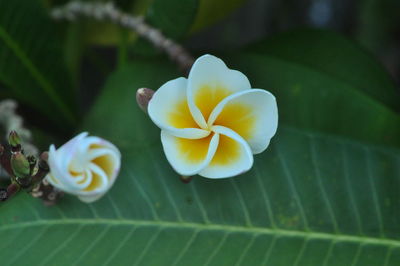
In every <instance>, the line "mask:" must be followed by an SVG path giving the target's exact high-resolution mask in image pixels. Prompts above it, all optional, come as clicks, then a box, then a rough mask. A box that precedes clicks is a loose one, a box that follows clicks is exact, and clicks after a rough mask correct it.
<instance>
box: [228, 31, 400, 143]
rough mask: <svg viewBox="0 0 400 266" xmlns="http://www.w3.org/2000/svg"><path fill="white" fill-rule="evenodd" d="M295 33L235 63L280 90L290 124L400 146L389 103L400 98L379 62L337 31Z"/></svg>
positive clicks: (262, 84) (399, 121)
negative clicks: (299, 34)
mask: <svg viewBox="0 0 400 266" xmlns="http://www.w3.org/2000/svg"><path fill="white" fill-rule="evenodd" d="M301 32H303V31H300V33H301ZM292 35H294V36H297V37H299V36H298V35H297V33H293V34H288V35H285V34H284V35H282V36H281V37H277V38H272V39H271V41H268V40H267V41H264V42H262V43H261V44H259V45H256V46H255V47H251V48H249V49H248V50H245V51H243V52H242V53H237V54H235V55H233V59H232V60H231V62H230V63H231V64H230V65H231V66H234V68H235V69H240V70H241V71H243V72H244V73H245V74H246V75H248V76H249V78H250V81H251V83H252V85H253V87H258V88H264V89H268V90H270V91H271V92H272V93H274V94H275V96H276V97H277V100H278V104H279V106H280V120H281V121H283V122H285V123H287V124H289V125H292V126H295V127H299V128H305V129H311V130H316V131H321V132H325V133H329V134H330V133H333V134H337V135H342V136H346V137H352V138H355V139H359V140H363V141H369V142H373V143H377V144H389V145H395V146H400V138H399V136H400V116H399V115H398V114H397V113H396V112H395V111H393V109H392V108H390V107H389V106H391V107H393V105H394V103H395V102H397V103H398V102H399V97H398V96H397V95H396V92H395V87H394V86H393V84H392V83H391V82H390V79H389V78H388V76H387V74H386V73H385V72H383V70H382V69H381V68H380V67H379V65H378V66H377V64H376V63H375V62H374V60H373V59H372V58H371V57H369V56H368V55H367V54H364V53H362V52H357V50H356V49H355V47H353V46H351V44H350V43H348V41H347V40H343V39H341V38H340V37H339V36H336V35H332V33H326V32H323V31H317V32H314V31H312V32H311V33H308V34H305V38H304V39H307V36H309V35H312V36H314V37H313V38H314V42H310V43H307V41H304V40H303V39H301V38H300V37H299V38H291V37H292ZM318 36H319V38H318ZM310 39H311V37H310ZM315 40H320V41H319V42H317V41H315ZM326 40H332V43H329V42H327V41H326ZM334 40H336V42H333V41H334ZM313 43H314V44H313ZM341 43H342V44H341ZM306 44H308V45H310V46H311V48H308V46H307V45H306ZM312 44H313V46H312ZM340 44H341V45H340ZM341 51H342V52H341ZM350 52H351V53H350ZM340 53H342V54H343V55H345V56H339V54H340ZM352 54H353V55H354V58H355V59H354V58H353V57H351V55H352ZM324 62H325V63H324ZM357 62H359V63H360V66H357V65H356V64H357ZM380 93H381V94H380ZM383 103H385V104H383Z"/></svg>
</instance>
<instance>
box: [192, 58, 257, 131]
mask: <svg viewBox="0 0 400 266" xmlns="http://www.w3.org/2000/svg"><path fill="white" fill-rule="evenodd" d="M250 88H251V86H250V82H249V80H248V79H247V77H246V76H245V75H244V74H243V73H241V72H239V71H237V70H232V69H229V68H228V67H227V66H226V65H225V63H224V62H223V61H222V60H221V59H219V58H217V57H215V56H212V55H204V56H201V57H200V58H198V59H197V60H196V62H195V63H194V64H193V67H192V69H191V70H190V73H189V78H188V87H187V97H188V105H189V108H190V111H191V113H192V114H193V116H194V117H196V120H199V121H198V123H199V125H200V126H201V127H202V128H207V120H208V117H209V115H210V114H211V112H212V110H213V109H214V108H215V107H216V106H217V104H218V103H219V102H220V101H222V100H223V99H224V98H225V97H227V96H229V95H231V94H233V93H235V92H238V91H242V90H248V89H250Z"/></svg>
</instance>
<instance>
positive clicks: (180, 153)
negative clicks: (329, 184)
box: [148, 55, 278, 178]
mask: <svg viewBox="0 0 400 266" xmlns="http://www.w3.org/2000/svg"><path fill="white" fill-rule="evenodd" d="M148 113H149V115H150V117H151V119H152V120H153V122H154V123H155V124H156V125H157V126H158V127H160V128H161V141H162V144H163V147H164V151H165V154H166V157H167V159H168V161H169V163H170V164H171V165H172V167H173V168H174V169H175V171H177V172H178V173H179V174H181V175H184V176H190V175H194V174H199V175H201V176H204V177H208V178H225V177H231V176H235V175H238V174H241V173H244V172H246V171H248V170H249V169H250V168H251V167H252V165H253V154H257V153H261V152H262V151H264V150H265V149H266V148H267V147H268V144H269V142H270V139H271V138H272V137H273V136H274V134H275V132H276V129H277V125H278V110H277V106H276V101H275V97H274V96H273V95H272V94H271V93H269V92H267V91H265V90H261V89H252V88H251V85H250V82H249V80H248V79H247V77H246V76H245V75H244V74H243V73H241V72H239V71H236V70H231V69H229V68H228V67H227V66H226V65H225V63H224V62H223V61H222V60H221V59H219V58H217V57H215V56H211V55H204V56H202V57H200V58H198V59H197V60H196V62H195V63H194V65H193V67H192V69H191V70H190V73H189V78H188V79H185V78H177V79H174V80H171V81H168V82H167V83H165V84H164V85H162V86H161V87H160V88H159V89H158V90H157V91H156V92H155V94H154V96H153V97H152V99H151V100H150V103H149V106H148Z"/></svg>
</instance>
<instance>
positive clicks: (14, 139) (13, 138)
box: [8, 131, 21, 150]
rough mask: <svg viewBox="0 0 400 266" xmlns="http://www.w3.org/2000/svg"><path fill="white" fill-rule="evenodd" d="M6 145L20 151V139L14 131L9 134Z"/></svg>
mask: <svg viewBox="0 0 400 266" xmlns="http://www.w3.org/2000/svg"><path fill="white" fill-rule="evenodd" d="M8 143H9V144H10V146H11V148H13V149H18V150H20V149H21V138H20V137H19V135H18V134H17V132H16V131H11V132H10V135H9V136H8Z"/></svg>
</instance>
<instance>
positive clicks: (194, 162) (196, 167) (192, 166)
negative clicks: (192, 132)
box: [161, 130, 219, 176]
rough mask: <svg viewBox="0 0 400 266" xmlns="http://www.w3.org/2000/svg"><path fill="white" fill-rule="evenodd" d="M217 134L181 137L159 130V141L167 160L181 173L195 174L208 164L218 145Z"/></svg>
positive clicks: (186, 174)
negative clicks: (198, 137) (204, 136)
mask: <svg viewBox="0 0 400 266" xmlns="http://www.w3.org/2000/svg"><path fill="white" fill-rule="evenodd" d="M218 140H219V135H218V134H213V135H211V134H210V135H209V136H208V137H206V138H202V139H183V138H178V137H175V136H173V135H171V134H169V133H168V132H167V131H164V130H162V131H161V142H162V144H163V148H164V152H165V155H166V157H167V160H168V161H169V163H170V164H171V166H172V167H173V168H174V169H175V171H176V172H178V173H179V174H181V175H185V176H189V175H194V174H197V173H198V172H199V171H201V170H202V169H203V168H204V167H205V166H207V165H208V164H209V162H210V161H211V159H212V157H213V156H214V153H215V150H216V149H217V146H218Z"/></svg>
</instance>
